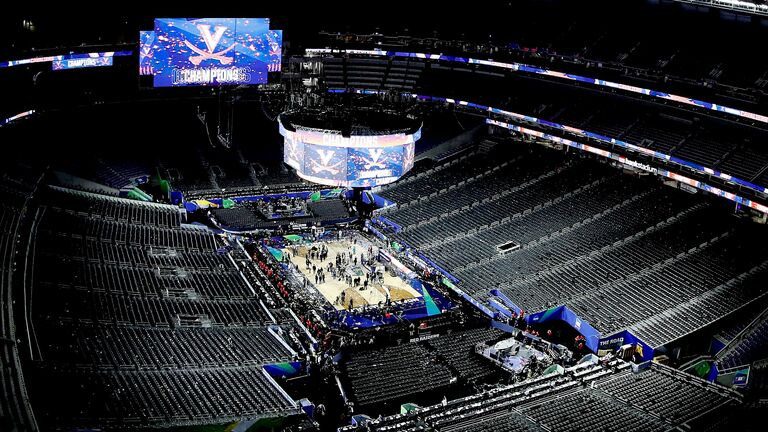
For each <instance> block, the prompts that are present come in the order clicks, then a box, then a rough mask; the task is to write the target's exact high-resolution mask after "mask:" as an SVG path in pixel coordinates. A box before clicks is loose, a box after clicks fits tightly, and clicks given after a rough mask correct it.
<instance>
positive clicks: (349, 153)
mask: <svg viewBox="0 0 768 432" xmlns="http://www.w3.org/2000/svg"><path fill="white" fill-rule="evenodd" d="M280 134H281V135H283V137H284V138H285V148H284V161H285V163H286V164H287V165H289V166H291V167H293V168H295V169H296V173H297V174H298V176H299V177H301V178H303V179H305V180H307V181H311V182H313V183H319V184H324V185H329V186H343V187H373V186H380V185H384V184H387V183H392V182H394V181H395V180H397V179H399V178H400V177H402V176H403V175H404V174H405V173H407V172H408V171H409V170H410V169H411V168H412V167H413V158H414V151H415V143H416V141H418V140H419V138H421V129H419V130H417V131H416V132H415V133H413V134H405V133H398V134H392V135H369V136H360V135H353V136H349V137H344V136H342V135H341V134H340V133H338V132H336V133H334V132H333V131H317V130H306V129H301V128H297V129H296V131H295V132H293V131H290V130H288V129H286V128H285V127H283V125H282V123H281V124H280Z"/></svg>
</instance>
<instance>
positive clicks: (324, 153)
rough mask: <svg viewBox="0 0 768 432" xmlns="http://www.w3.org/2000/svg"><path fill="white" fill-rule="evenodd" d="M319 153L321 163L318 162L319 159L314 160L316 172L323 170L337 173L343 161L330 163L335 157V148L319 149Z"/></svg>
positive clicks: (333, 173)
mask: <svg viewBox="0 0 768 432" xmlns="http://www.w3.org/2000/svg"><path fill="white" fill-rule="evenodd" d="M317 154H318V155H319V156H320V163H317V161H313V162H314V165H315V166H314V167H313V170H314V171H315V173H321V172H323V171H327V172H329V173H330V174H332V175H336V174H338V173H339V172H341V170H339V169H338V167H339V165H341V162H337V163H335V164H334V165H330V163H331V159H333V155H334V154H336V152H335V151H333V150H317Z"/></svg>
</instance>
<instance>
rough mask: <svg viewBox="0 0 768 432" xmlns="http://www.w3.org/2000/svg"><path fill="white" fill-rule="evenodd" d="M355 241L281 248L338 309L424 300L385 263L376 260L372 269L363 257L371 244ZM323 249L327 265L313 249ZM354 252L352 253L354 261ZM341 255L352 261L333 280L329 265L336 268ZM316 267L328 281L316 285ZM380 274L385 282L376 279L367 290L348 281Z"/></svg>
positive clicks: (360, 239)
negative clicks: (361, 260)
mask: <svg viewBox="0 0 768 432" xmlns="http://www.w3.org/2000/svg"><path fill="white" fill-rule="evenodd" d="M355 240H356V241H355ZM355 240H352V239H342V240H338V241H330V242H316V243H308V244H304V245H300V246H290V247H287V248H284V249H281V251H282V252H283V253H284V254H285V253H286V252H288V253H289V254H290V256H291V262H292V263H293V264H294V265H295V266H296V268H297V269H298V270H299V271H300V272H301V274H302V275H303V276H304V277H305V278H306V279H307V280H308V281H309V284H310V285H311V286H314V287H315V288H316V289H317V291H319V292H320V293H321V294H322V295H323V297H325V299H326V300H328V302H329V303H331V304H332V305H333V306H334V307H335V308H336V310H346V309H349V306H350V300H351V301H352V308H353V309H355V308H358V307H360V306H367V305H375V306H378V305H379V304H385V303H386V301H387V298H389V299H390V301H391V302H393V303H394V302H399V301H402V300H408V299H415V298H420V297H422V295H421V293H420V292H418V291H417V290H415V289H414V288H412V287H411V285H410V284H409V283H408V282H407V281H405V280H403V279H402V278H400V277H398V276H396V275H393V274H392V273H391V272H390V270H389V269H386V268H384V264H383V263H381V262H379V261H377V260H375V261H374V263H373V266H372V267H374V268H373V269H372V268H371V266H368V265H364V264H361V263H360V254H361V253H362V254H365V257H366V259H367V258H368V247H369V246H371V244H370V243H369V242H367V241H365V240H364V239H362V237H358V238H356V239H355ZM322 246H325V247H327V248H328V257H327V258H326V259H325V260H324V261H323V262H321V261H320V259H318V258H317V257H315V259H313V258H312V257H311V251H312V250H313V248H314V250H319V249H320V248H321V247H322ZM350 253H352V257H351V258H350V255H349V254H350ZM337 255H339V256H343V257H345V258H346V259H347V260H348V261H347V263H346V264H344V265H342V266H341V268H340V269H338V270H339V271H338V272H337V275H339V276H337V277H333V276H332V275H331V273H330V272H329V271H328V264H329V263H333V264H334V266H335V263H336V256H337ZM308 256H310V258H309V269H308V268H307V257H308ZM373 256H374V257H376V256H378V248H377V247H376V246H373ZM354 258H357V263H355V262H354V261H353V259H354ZM313 266H314V267H315V268H323V269H324V271H325V282H322V283H317V284H316V283H315V273H316V272H313V270H312V267H313ZM377 271H378V272H379V273H381V274H383V278H382V280H381V281H378V280H375V279H374V280H373V281H372V282H369V283H368V286H367V288H364V287H363V285H364V284H363V283H362V282H361V283H360V284H359V285H356V286H350V284H349V283H347V282H346V279H347V276H348V277H351V278H352V279H355V278H358V279H360V280H361V281H363V280H365V275H366V274H371V273H372V272H377ZM353 285H354V284H353ZM342 299H343V302H342Z"/></svg>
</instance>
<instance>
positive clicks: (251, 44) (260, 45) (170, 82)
mask: <svg viewBox="0 0 768 432" xmlns="http://www.w3.org/2000/svg"><path fill="white" fill-rule="evenodd" d="M139 44H140V47H139V73H140V74H142V75H152V76H153V81H154V86H155V87H178V86H220V85H241V84H265V83H267V76H268V73H269V72H279V71H280V69H281V64H282V45H283V32H282V30H274V29H270V28H269V18H194V19H193V18H156V19H155V26H154V30H152V31H142V32H141V33H140V35H139Z"/></svg>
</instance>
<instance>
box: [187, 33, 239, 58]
mask: <svg viewBox="0 0 768 432" xmlns="http://www.w3.org/2000/svg"><path fill="white" fill-rule="evenodd" d="M197 29H198V30H199V31H200V36H201V37H202V38H203V42H205V46H206V47H207V48H208V51H203V50H201V49H200V48H198V47H196V46H195V45H193V44H192V43H191V42H189V41H188V40H185V41H184V44H185V45H186V46H187V47H188V48H189V49H191V50H192V51H194V52H196V53H197V54H198V55H194V54H193V55H191V56H189V61H190V62H192V64H193V65H195V66H198V65H200V63H201V62H202V61H203V60H218V61H219V63H220V64H223V65H228V64H231V63H232V60H233V59H232V57H227V56H225V55H224V54H226V53H228V52H229V51H231V50H232V48H234V47H235V45H237V43H233V44H232V45H231V46H230V47H229V48H225V49H223V50H221V51H219V52H215V50H216V47H217V46H218V45H219V42H220V41H221V37H222V36H224V32H225V31H227V28H226V27H224V26H216V28H215V32H214V33H213V34H211V26H210V25H209V24H198V25H197Z"/></svg>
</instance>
